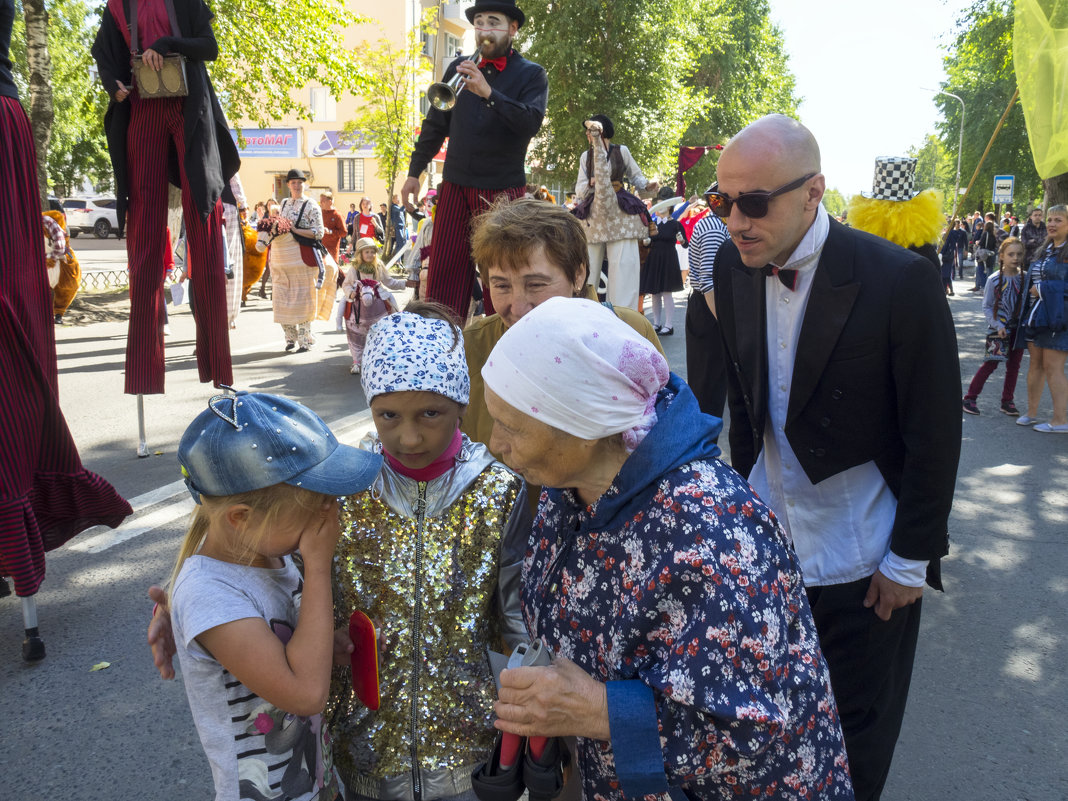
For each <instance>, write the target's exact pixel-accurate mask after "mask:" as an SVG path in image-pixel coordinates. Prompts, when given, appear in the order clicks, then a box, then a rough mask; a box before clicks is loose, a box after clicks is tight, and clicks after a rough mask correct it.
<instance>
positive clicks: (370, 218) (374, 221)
mask: <svg viewBox="0 0 1068 801" xmlns="http://www.w3.org/2000/svg"><path fill="white" fill-rule="evenodd" d="M353 226H354V227H355V229H356V231H355V232H354V233H353V242H355V241H356V240H357V239H363V238H365V237H366V238H368V239H374V240H377V241H378V242H382V241H383V239H384V238H385V234H384V233H383V231H382V223H380V222H379V221H378V217H376V216H375V215H374V214H372V213H371V198H369V197H362V198H360V211H359V213H358V214H357V215H356V219H355V220H354V221H353Z"/></svg>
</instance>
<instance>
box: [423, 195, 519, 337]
mask: <svg viewBox="0 0 1068 801" xmlns="http://www.w3.org/2000/svg"><path fill="white" fill-rule="evenodd" d="M526 191H527V190H526V187H525V186H516V187H512V188H511V189H476V188H474V187H472V186H458V185H457V184H452V183H449V182H448V181H446V182H444V183H442V184H441V186H440V187H438V204H437V208H436V209H435V210H434V235H433V237H432V238H431V240H430V274H429V276H428V278H427V290H426V298H427V300H434V301H437V302H438V303H443V304H444V305H446V306H448V307H449V308H451V309H452V310H453V311H454V312H456V314H457V316H458V317H459V318H460V320H461V321H462V322H465V323H466V321H467V312H468V310H469V309H470V307H471V289H472V287H473V286H474V281H475V263H474V262H473V261H472V260H471V221H472V220H473V219H474V218H475V217H477V216H478V215H479V214H481V213H482V212H484V211H486V209H488V208H489V207H490V204H491V203H492V202H493V201H494V200H496V199H497V198H499V197H501V196H502V195H504V196H506V197H510V198H513V199H514V198H517V197H522V196H523V195H524V194H525V193H526ZM482 302H483V305H484V306H485V309H486V314H493V304H492V303H490V297H489V293H488V292H486V293H484V294H483V296H482Z"/></svg>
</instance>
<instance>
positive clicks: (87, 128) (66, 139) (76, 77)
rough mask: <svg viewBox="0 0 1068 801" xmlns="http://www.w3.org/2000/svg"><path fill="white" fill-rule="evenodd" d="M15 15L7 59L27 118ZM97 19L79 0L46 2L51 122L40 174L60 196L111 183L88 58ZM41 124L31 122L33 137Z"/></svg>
mask: <svg viewBox="0 0 1068 801" xmlns="http://www.w3.org/2000/svg"><path fill="white" fill-rule="evenodd" d="M20 16H21V15H18V16H16V18H15V26H14V29H13V31H12V37H11V61H12V64H13V74H14V77H15V83H16V85H17V86H18V89H19V98H20V99H21V100H22V103H23V106H25V107H26V108H27V114H29V98H30V86H29V82H30V77H29V75H30V71H29V65H28V54H27V42H28V39H27V37H26V36H25V28H24V26H23V21H22V20H21V19H20ZM97 19H98V17H96V16H95V15H94V14H93V13H92V12H91V11H90V8H89V5H88V3H86V2H85V1H84V0H54V2H49V4H48V49H49V52H50V54H51V70H52V79H51V90H52V100H51V105H52V109H53V119H52V122H51V125H50V126H48V133H49V139H50V141H49V144H48V147H47V149H46V151H45V154H46V158H45V170H44V171H43V175H44V176H46V180H47V182H48V183H49V184H51V186H52V190H53V191H54V192H55V193H56V194H59V195H66V194H70V193H73V192H76V191H78V189H79V187H80V186H81V184H82V182H83V181H85V180H88V181H90V182H91V183H92V184H94V185H96V186H97V187H98V188H107V187H108V186H109V185H110V181H111V164H110V162H109V161H108V157H107V145H106V143H105V141H104V131H103V128H102V127H101V124H100V121H101V119H103V116H104V110H105V109H106V108H107V96H106V95H105V94H104V93H103V92H102V91H98V90H97V86H98V82H97V81H96V78H95V76H94V73H92V72H91V68H92V66H93V60H92V58H91V57H90V55H89V42H91V41H92V37H93V36H94V34H95V32H96V21H97ZM42 124H43V123H38V122H37V121H36V120H34V127H35V133H38V129H39V127H40V126H41V125H42ZM38 155H39V156H40V155H41V154H40V153H38Z"/></svg>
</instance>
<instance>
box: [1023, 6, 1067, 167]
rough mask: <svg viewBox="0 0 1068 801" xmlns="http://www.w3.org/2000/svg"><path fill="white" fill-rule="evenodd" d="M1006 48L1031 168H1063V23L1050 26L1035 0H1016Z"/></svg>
mask: <svg viewBox="0 0 1068 801" xmlns="http://www.w3.org/2000/svg"><path fill="white" fill-rule="evenodd" d="M1061 2H1063V0H1056V2H1054V3H1052V5H1053V6H1054V7H1056V6H1057V5H1059V4H1060V3H1061ZM1012 54H1013V66H1014V67H1015V69H1016V82H1017V84H1018V85H1019V87H1020V105H1022V106H1023V111H1024V119H1025V120H1026V121H1027V136H1028V139H1030V140H1031V155H1032V156H1033V157H1034V159H1035V168H1036V169H1037V170H1038V174H1039V176H1041V177H1042V178H1051V177H1053V176H1054V175H1060V174H1061V173H1065V172H1068V29H1065V28H1054V27H1052V26H1051V25H1050V21H1049V18H1047V16H1046V13H1045V12H1044V11H1043V10H1042V6H1041V5H1039V3H1038V0H1016V20H1015V24H1014V26H1013V32H1012Z"/></svg>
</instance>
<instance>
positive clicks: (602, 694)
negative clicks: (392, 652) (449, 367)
mask: <svg viewBox="0 0 1068 801" xmlns="http://www.w3.org/2000/svg"><path fill="white" fill-rule="evenodd" d="M482 376H483V378H484V380H485V382H486V404H487V406H488V407H489V411H490V414H491V415H492V416H493V418H494V421H495V427H494V433H493V447H494V449H495V450H496V451H497V452H498V453H501V454H502V456H503V458H504V460H505V461H506V463H508V464H510V465H512V466H513V467H514V468H515V469H516V470H518V471H519V472H520V473H521V474H522V475H523V477H524V478H526V479H527V480H528V481H529V482H531V483H534V484H541V485H543V486H545V487H546V489H545V490H544V491H543V492H542V496H541V501H540V504H539V506H538V513H537V515H536V518H535V525H534V531H533V532H532V534H531V537H530V543H531V545H530V552H529V553H528V554H527V559H526V562H525V563H524V566H523V585H522V603H523V617H524V619H525V621H526V624H527V628H528V629H529V630H530V633H531V635H532V637H534V638H535V639H540V640H542V642H543V643H544V644H545V645H546V646H547V647H548V648H549V650H550V651H551V652H552V653H553V655H554V657H555V659H554V662H553V665H552V666H551V667H523V668H518V669H515V670H506V671H504V672H503V673H502V674H501V690H500V693H499V697H500V701H499V703H498V704H497V706H496V710H497V715H498V717H499V720H498V723H497V725H498V728H500V729H502V730H504V731H507V732H513V733H515V734H519V735H521V736H526V737H533V736H577V737H578V738H579V739H578V761H579V772H580V773H581V775H582V781H583V797H584V798H597V799H603V801H623V799H625V798H639V797H641V796H646V795H650V794H658V793H666V792H673V795H674V796H678V797H679V798H683V797H688V798H690V799H726V798H735V797H740V796H746V797H750V796H760V797H765V796H774V797H775V798H780V799H784V798H790V799H794V798H796V799H801V798H816V797H818V798H821V799H834V798H840V799H852V798H853V794H852V789H851V786H850V780H849V773H848V769H847V767H846V755H845V746H844V744H843V740H842V732H841V728H840V725H839V721H838V716H837V710H836V708H835V702H834V697H833V695H832V694H831V687H830V679H829V677H828V673H827V666H826V663H825V662H824V660H823V657H822V655H821V653H820V646H819V642H818V640H817V636H816V629H815V625H814V623H813V621H812V615H811V612H810V611H809V606H808V602H807V599H806V597H805V587H804V583H803V581H802V577H801V569H800V565H799V563H798V560H797V556H796V554H795V553H794V550H793V547H792V546H791V544H790V540H789V537H788V536H787V534H786V532H785V531H784V530H783V528H782V527H781V526H780V525H779V523H778V521H777V520H776V518H775V516H774V514H772V512H771V510H770V509H768V507H767V506H765V505H764V503H763V502H762V501H761V500H760V499H759V498H758V497H757V496H756V495H755V494H754V493H753V490H752V488H750V487H749V485H748V484H747V483H746V481H745V480H744V479H743V478H742V477H741V476H739V475H738V474H737V473H735V472H734V471H733V470H731V469H730V468H729V467H727V466H726V465H725V464H724V463H723V462H722V461H720V460H719V459H717V458H716V457H717V456H718V454H719V448H718V447H716V445H715V438H716V436H717V435H718V433H719V430H720V428H721V426H722V422H721V421H720V420H719V418H716V417H711V416H708V415H704V414H702V413H701V412H700V410H699V409H698V406H697V401H696V399H695V398H694V396H693V393H691V392H690V390H689V388H688V387H687V386H686V384H685V382H683V381H682V379H680V378H679V377H678V376H676V375H673V374H671V373H670V372H669V371H668V365H667V361H666V360H665V359H664V357H663V356H662V355H661V354H660V353H658V352H657V350H656V349H655V348H654V347H653V346H652V345H651V344H650V343H649V342H648V341H647V340H645V339H643V338H642V337H641V336H640V335H638V334H637V333H635V332H634V330H633V329H631V328H630V327H629V326H628V325H627V324H626V323H624V322H622V321H620V320H619V318H618V317H616V315H614V314H613V313H612V312H611V311H610V310H608V309H606V308H604V307H603V306H601V305H599V304H597V303H594V302H592V301H589V300H580V299H563V298H552V299H550V300H547V301H545V302H544V303H542V304H541V305H539V306H538V307H536V308H535V309H533V310H532V311H530V312H528V313H527V314H526V315H525V316H524V317H523V318H522V319H521V320H519V321H518V322H517V323H516V324H515V325H514V326H512V327H511V328H510V329H509V330H508V331H507V332H506V333H505V334H504V336H503V337H502V338H501V339H500V341H499V342H498V343H497V345H496V347H494V349H493V352H492V353H491V354H490V356H489V359H488V360H487V362H486V364H485V366H484V367H483V368H482ZM549 488H553V489H549ZM550 696H551V697H552V698H553V699H554V701H553V707H554V708H553V710H552V712H551V713H550V712H549V711H548V710H547V709H546V708H545V707H544V706H543V705H542V702H541V700H540V699H542V698H545V697H550ZM654 766H655V767H654ZM680 788H681V789H682V790H683V791H684V792H685V795H684V796H683V795H682V794H681V793H678V790H679V789H680Z"/></svg>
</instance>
